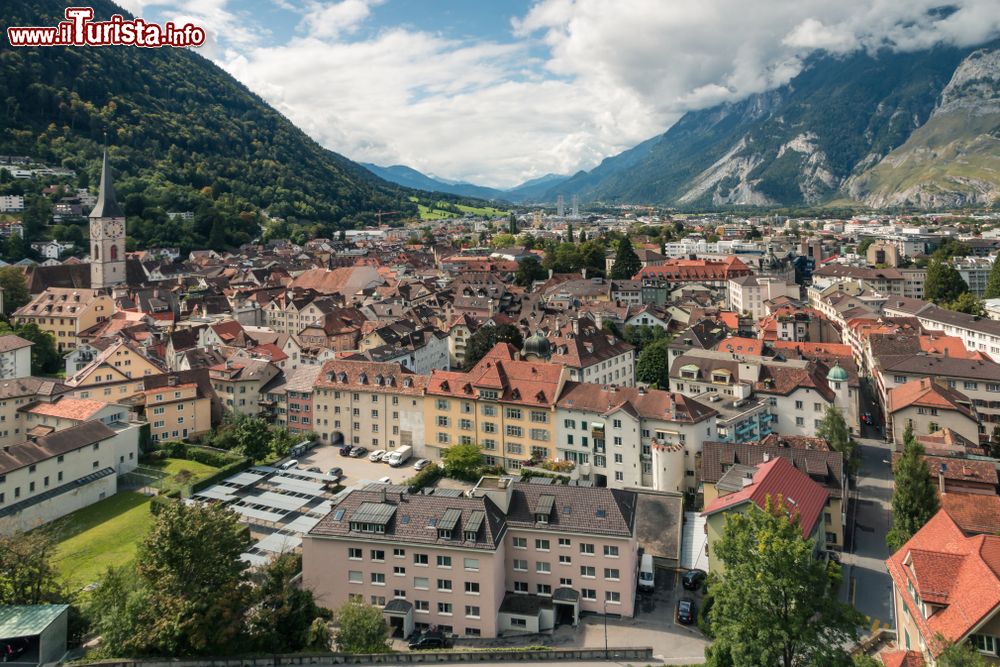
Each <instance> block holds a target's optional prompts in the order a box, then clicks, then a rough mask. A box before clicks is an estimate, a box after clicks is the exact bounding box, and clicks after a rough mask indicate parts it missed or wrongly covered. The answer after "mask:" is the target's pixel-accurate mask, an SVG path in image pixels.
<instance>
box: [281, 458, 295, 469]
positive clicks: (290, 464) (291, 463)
mask: <svg viewBox="0 0 1000 667" xmlns="http://www.w3.org/2000/svg"><path fill="white" fill-rule="evenodd" d="M298 464H299V462H298V461H296V460H295V459H292V460H291V461H285V462H284V463H282V464H281V465H280V466H278V467H279V468H281V469H282V470H291V469H292V468H294V467H295V466H297V465H298Z"/></svg>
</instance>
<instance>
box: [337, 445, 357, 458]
mask: <svg viewBox="0 0 1000 667" xmlns="http://www.w3.org/2000/svg"><path fill="white" fill-rule="evenodd" d="M352 449H354V448H353V447H351V446H350V445H344V446H343V447H341V448H340V455H341V456H350V455H351V450H352Z"/></svg>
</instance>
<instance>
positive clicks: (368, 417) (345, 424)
mask: <svg viewBox="0 0 1000 667" xmlns="http://www.w3.org/2000/svg"><path fill="white" fill-rule="evenodd" d="M426 386H427V377H426V376H423V375H414V374H413V373H410V372H409V371H407V370H405V369H403V368H402V367H400V366H399V364H382V363H376V362H372V361H346V360H339V359H338V360H334V361H328V362H326V363H325V364H323V371H322V372H321V373H320V375H319V377H318V379H317V382H316V387H315V390H314V391H313V392H312V415H313V418H312V421H313V430H315V431H316V432H317V433H319V436H320V439H321V440H322V441H323V442H324V443H330V444H332V445H339V444H349V445H359V446H364V447H367V448H369V449H389V450H391V449H395V448H397V447H403V446H412V447H413V449H414V452H415V455H418V456H423V455H424V454H425V447H424V396H423V393H424V387H426Z"/></svg>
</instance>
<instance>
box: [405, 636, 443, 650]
mask: <svg viewBox="0 0 1000 667" xmlns="http://www.w3.org/2000/svg"><path fill="white" fill-rule="evenodd" d="M448 646H450V642H449V641H448V638H447V637H445V636H444V635H443V634H441V633H440V632H425V633H424V634H422V635H414V636H413V637H412V638H411V639H410V642H409V647H410V650H411V651H423V650H427V649H432V648H448Z"/></svg>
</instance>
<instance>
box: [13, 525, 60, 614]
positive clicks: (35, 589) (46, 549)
mask: <svg viewBox="0 0 1000 667" xmlns="http://www.w3.org/2000/svg"><path fill="white" fill-rule="evenodd" d="M55 552H56V541H55V539H54V538H53V536H52V534H51V533H49V532H48V531H45V530H33V531H31V532H29V533H23V532H20V531H16V532H13V533H10V534H7V535H0V606H3V605H19V604H44V603H52V602H61V601H62V597H63V594H62V590H61V587H60V585H59V579H58V573H57V572H56V569H55V567H53V565H52V556H54V555H55Z"/></svg>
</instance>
